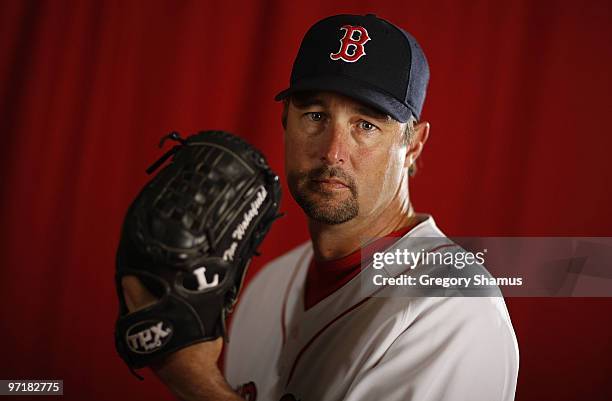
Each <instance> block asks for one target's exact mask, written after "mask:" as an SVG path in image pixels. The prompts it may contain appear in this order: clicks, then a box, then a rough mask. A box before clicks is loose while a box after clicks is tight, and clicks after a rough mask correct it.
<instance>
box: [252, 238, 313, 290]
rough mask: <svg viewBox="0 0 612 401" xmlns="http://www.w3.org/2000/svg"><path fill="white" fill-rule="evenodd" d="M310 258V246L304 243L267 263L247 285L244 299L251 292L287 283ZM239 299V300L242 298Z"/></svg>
mask: <svg viewBox="0 0 612 401" xmlns="http://www.w3.org/2000/svg"><path fill="white" fill-rule="evenodd" d="M311 256H312V244H311V242H310V241H308V242H305V243H303V244H301V245H298V246H297V247H295V248H293V249H291V250H290V251H288V252H286V253H284V254H283V255H281V256H279V257H277V258H275V259H274V260H272V261H270V262H269V263H267V264H266V265H265V266H264V267H262V269H261V270H260V271H259V272H258V273H257V274H256V275H255V277H254V278H253V280H251V282H250V283H249V284H248V285H247V288H246V291H245V292H244V294H243V296H242V297H244V298H246V297H248V296H249V294H250V293H252V292H253V291H265V290H266V289H274V288H278V286H279V285H281V284H284V283H288V282H289V281H290V280H291V276H292V275H293V274H294V273H295V272H296V269H298V268H299V267H300V266H301V265H302V264H303V263H305V262H307V261H308V260H309V259H310V257H311ZM242 297H241V298H242Z"/></svg>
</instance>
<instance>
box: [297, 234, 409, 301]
mask: <svg viewBox="0 0 612 401" xmlns="http://www.w3.org/2000/svg"><path fill="white" fill-rule="evenodd" d="M415 225H416V223H415V224H412V225H410V226H407V227H404V228H401V229H399V230H397V231H394V232H392V233H389V234H387V235H385V237H383V238H379V239H377V240H376V241H373V242H371V243H370V244H368V245H366V246H365V247H364V248H363V249H357V250H356V251H355V252H353V253H351V254H349V255H346V256H344V257H342V258H339V259H334V260H325V261H315V260H314V258H312V259H311V260H310V264H309V266H308V273H307V275H306V283H305V287H304V309H306V310H308V309H310V308H312V307H313V306H315V305H316V304H317V303H319V302H320V301H322V300H323V299H325V298H327V297H328V296H330V295H331V294H333V293H334V292H335V291H337V290H338V289H340V288H341V287H342V286H343V285H344V284H346V283H348V282H349V281H351V279H353V278H354V277H355V276H356V275H357V274H359V272H360V271H361V259H362V257H363V259H364V261H367V262H369V260H370V259H371V258H372V255H373V254H374V252H377V251H379V250H381V249H386V248H388V247H389V246H391V245H392V244H393V243H395V242H396V241H397V238H401V237H403V236H404V235H406V234H407V233H408V231H410V230H412V228H414V226H415ZM362 252H363V255H362ZM366 265H367V263H366Z"/></svg>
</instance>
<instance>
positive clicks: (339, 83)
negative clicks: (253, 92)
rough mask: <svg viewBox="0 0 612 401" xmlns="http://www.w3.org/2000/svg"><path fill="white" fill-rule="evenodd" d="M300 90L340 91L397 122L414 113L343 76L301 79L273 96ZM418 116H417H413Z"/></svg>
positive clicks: (388, 97) (391, 98)
mask: <svg viewBox="0 0 612 401" xmlns="http://www.w3.org/2000/svg"><path fill="white" fill-rule="evenodd" d="M302 91H330V92H336V93H340V94H342V95H345V96H348V97H350V98H353V99H355V100H358V101H360V102H362V103H364V104H366V105H368V106H370V107H374V108H375V109H378V110H380V111H382V112H384V113H386V114H388V115H390V116H391V117H393V118H394V119H396V120H397V121H399V122H402V123H405V122H406V121H408V119H409V118H410V115H412V114H414V113H413V112H412V110H411V109H410V108H409V107H408V106H406V105H405V104H403V103H401V102H400V101H398V100H397V99H395V98H394V97H392V96H390V95H387V94H385V93H383V92H382V91H380V90H377V89H376V88H373V87H371V86H369V85H367V84H365V83H363V82H360V81H357V80H355V79H353V78H349V77H345V76H324V77H316V78H312V79H302V80H300V81H299V82H296V83H295V84H294V85H292V86H291V87H290V88H287V89H285V90H284V91H282V92H280V93H279V94H278V95H276V96H275V97H274V100H277V101H278V100H283V99H285V98H287V97H288V96H289V95H291V94H293V93H296V92H302ZM415 117H418V116H415Z"/></svg>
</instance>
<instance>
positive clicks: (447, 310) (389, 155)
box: [122, 15, 518, 401]
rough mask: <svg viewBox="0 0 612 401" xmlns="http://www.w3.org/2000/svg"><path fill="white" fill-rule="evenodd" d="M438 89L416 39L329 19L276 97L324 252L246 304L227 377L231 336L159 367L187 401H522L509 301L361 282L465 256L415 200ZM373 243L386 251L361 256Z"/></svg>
mask: <svg viewBox="0 0 612 401" xmlns="http://www.w3.org/2000/svg"><path fill="white" fill-rule="evenodd" d="M428 80H429V68H428V64H427V61H426V58H425V55H424V53H423V51H422V49H421V48H420V46H419V44H418V43H417V42H416V40H415V39H414V38H413V37H412V36H411V35H410V34H408V33H407V32H405V31H403V30H402V29H400V28H398V27H397V26H395V25H393V24H392V23H390V22H388V21H386V20H383V19H381V18H378V17H376V16H374V15H366V16H360V15H338V16H333V17H329V18H326V19H324V20H321V21H319V22H317V23H316V24H315V25H313V26H312V27H311V28H310V30H309V31H308V32H307V33H306V35H305V37H304V39H303V41H302V43H301V46H300V49H299V52H298V55H297V57H296V59H295V62H294V65H293V70H292V73H291V79H290V86H289V88H288V89H286V90H285V91H282V92H281V93H279V94H278V95H277V98H276V99H277V100H279V101H282V102H283V115H282V121H283V127H284V131H285V167H286V178H287V181H288V184H289V188H290V191H291V195H292V197H293V198H294V199H295V200H296V202H297V203H298V204H299V205H300V207H301V208H302V209H303V211H304V213H305V214H306V216H307V218H308V227H309V231H310V237H311V240H310V241H309V242H307V243H305V244H302V245H301V246H298V247H297V248H295V249H293V250H292V251H290V252H289V253H287V254H285V255H283V256H281V257H279V258H278V259H276V260H275V261H273V262H272V263H270V264H269V265H268V266H266V267H264V269H263V270H262V272H261V273H259V274H258V275H257V277H255V279H254V280H253V282H252V283H251V284H250V285H249V286H248V287H247V288H246V289H245V291H244V292H243V293H242V294H241V298H240V303H239V304H238V307H237V309H236V311H235V312H234V313H235V314H234V317H233V324H232V328H231V332H230V333H229V343H228V344H227V345H226V347H227V348H226V360H225V372H224V373H223V374H222V373H221V372H220V371H219V369H218V368H217V365H216V363H217V358H218V357H219V353H220V350H221V346H222V344H221V340H220V339H217V340H211V341H204V342H199V343H197V344H195V345H192V346H190V347H185V348H182V349H180V350H179V351H176V352H174V353H172V354H170V355H169V356H168V357H167V358H166V359H164V360H163V362H159V363H158V364H154V365H153V366H154V368H155V369H156V372H157V373H158V374H159V375H160V377H161V378H162V380H164V382H165V383H166V384H168V385H169V387H170V388H171V389H172V390H173V391H174V392H175V393H176V394H177V395H178V396H179V397H181V398H184V399H194V400H195V399H198V400H239V399H246V400H249V401H254V400H260V401H261V400H265V401H270V400H272V401H277V400H283V401H289V400H300V401H339V400H345V401H365V400H381V401H399V400H419V401H443V400H445V401H460V400H466V401H467V400H470V401H509V400H512V399H514V392H515V387H516V380H517V374H518V347H517V342H516V338H515V335H514V331H513V328H512V324H511V322H510V318H509V316H508V312H507V310H506V306H505V303H504V300H503V298H502V297H500V296H486V297H482V296H476V297H465V296H435V297H434V296H400V295H402V294H399V293H398V292H397V291H396V289H394V288H387V287H385V286H382V287H380V288H370V287H367V286H366V287H364V285H363V282H364V279H363V278H364V276H365V275H367V274H368V272H371V271H373V270H372V269H373V267H372V264H371V263H369V262H371V258H372V255H373V253H374V251H375V250H376V251H380V250H386V251H393V250H394V249H414V250H424V251H434V250H439V249H449V250H450V249H453V252H460V251H461V250H460V249H458V247H456V245H455V244H453V243H452V242H451V241H450V240H449V239H447V238H446V237H445V235H444V234H443V233H442V232H441V231H440V229H439V228H438V227H437V226H436V223H435V221H434V219H433V217H432V216H430V215H427V214H423V213H416V212H415V211H414V210H413V207H412V204H411V203H410V198H409V190H408V182H409V177H410V176H411V175H413V174H414V172H415V167H414V166H415V162H416V160H417V159H418V157H419V155H420V153H421V151H422V149H423V146H424V145H425V142H426V141H427V137H428V135H429V124H428V123H427V122H425V121H420V120H419V119H420V114H421V110H422V106H423V102H424V99H425V93H426V87H427V83H428ZM383 237H384V238H383ZM374 238H383V240H374V241H372V242H370V245H369V246H368V249H367V250H366V249H362V245H363V243H364V240H365V239H374ZM389 238H391V240H389ZM481 269H482V273H483V274H487V273H486V270H484V268H482V267H481ZM435 270H436V267H434V268H432V270H430V271H432V272H433V271H435ZM401 272H402V269H401V266H397V265H391V266H388V268H386V269H385V273H386V274H387V275H388V276H389V277H395V276H397V275H399V274H400V273H401ZM122 284H123V290H124V292H125V296H126V299H127V300H126V302H127V304H128V307H129V309H130V311H133V310H136V309H137V308H138V307H142V306H143V305H145V304H147V302H150V301H151V302H152V301H153V298H152V297H151V296H150V295H149V294H148V292H147V291H146V290H145V289H144V288H143V287H142V284H141V283H140V282H138V280H135V279H134V278H133V277H124V278H123V280H122ZM404 295H405V294H404ZM160 327H161V326H160ZM175 331H176V329H175Z"/></svg>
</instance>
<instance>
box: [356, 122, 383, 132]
mask: <svg viewBox="0 0 612 401" xmlns="http://www.w3.org/2000/svg"><path fill="white" fill-rule="evenodd" d="M359 128H361V129H362V130H364V131H374V130H375V129H378V127H377V126H376V125H374V124H372V123H371V122H369V121H365V120H364V121H360V122H359Z"/></svg>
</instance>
